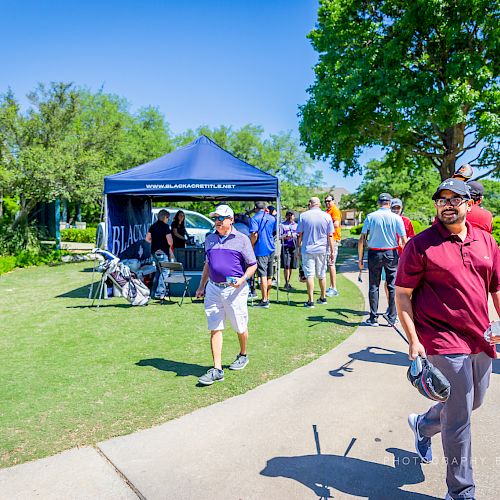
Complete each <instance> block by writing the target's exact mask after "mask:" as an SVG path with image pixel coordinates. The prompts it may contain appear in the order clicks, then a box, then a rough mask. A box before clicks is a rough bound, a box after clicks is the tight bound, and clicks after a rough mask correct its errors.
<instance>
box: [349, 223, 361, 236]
mask: <svg viewBox="0 0 500 500" xmlns="http://www.w3.org/2000/svg"><path fill="white" fill-rule="evenodd" d="M361 229H363V224H359V225H357V226H354V227H351V234H353V235H360V234H361Z"/></svg>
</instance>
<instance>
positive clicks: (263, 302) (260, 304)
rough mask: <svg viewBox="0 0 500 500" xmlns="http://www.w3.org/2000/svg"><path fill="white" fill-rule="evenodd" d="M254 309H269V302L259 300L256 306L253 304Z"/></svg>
mask: <svg viewBox="0 0 500 500" xmlns="http://www.w3.org/2000/svg"><path fill="white" fill-rule="evenodd" d="M254 307H262V309H269V301H268V300H261V301H260V302H259V303H258V304H255V305H254Z"/></svg>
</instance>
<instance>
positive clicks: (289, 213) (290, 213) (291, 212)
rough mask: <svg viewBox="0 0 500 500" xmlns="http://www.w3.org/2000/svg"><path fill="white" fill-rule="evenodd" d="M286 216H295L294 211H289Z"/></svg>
mask: <svg viewBox="0 0 500 500" xmlns="http://www.w3.org/2000/svg"><path fill="white" fill-rule="evenodd" d="M286 215H295V212H294V211H293V210H287V211H286Z"/></svg>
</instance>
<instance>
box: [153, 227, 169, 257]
mask: <svg viewBox="0 0 500 500" xmlns="http://www.w3.org/2000/svg"><path fill="white" fill-rule="evenodd" d="M149 232H150V233H151V253H155V252H156V251H157V250H162V251H163V252H165V253H166V254H167V255H168V253H169V248H168V242H167V234H171V233H172V231H171V230H170V226H169V225H168V224H166V223H165V222H162V221H161V220H157V221H156V222H155V223H154V224H151V226H149Z"/></svg>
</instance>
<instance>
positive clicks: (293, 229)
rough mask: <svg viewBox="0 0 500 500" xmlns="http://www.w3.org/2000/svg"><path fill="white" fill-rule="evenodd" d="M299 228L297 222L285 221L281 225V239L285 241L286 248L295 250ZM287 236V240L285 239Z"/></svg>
mask: <svg viewBox="0 0 500 500" xmlns="http://www.w3.org/2000/svg"><path fill="white" fill-rule="evenodd" d="M297 227H298V224H297V223H296V222H288V221H284V222H282V223H281V224H280V238H281V239H282V240H283V246H284V247H287V248H295V246H296V244H297ZM285 236H286V237H287V239H285Z"/></svg>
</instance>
